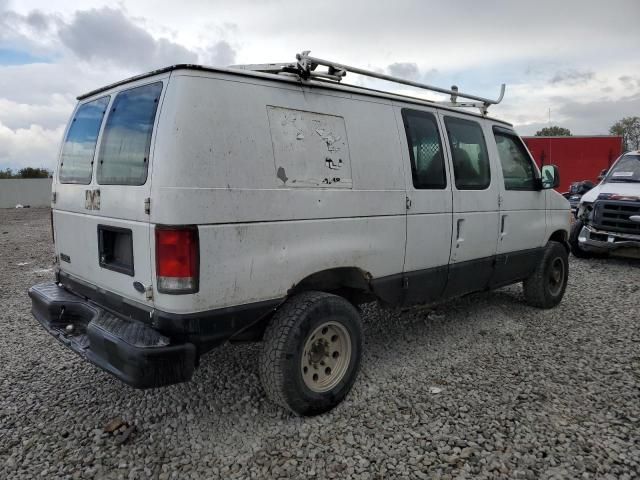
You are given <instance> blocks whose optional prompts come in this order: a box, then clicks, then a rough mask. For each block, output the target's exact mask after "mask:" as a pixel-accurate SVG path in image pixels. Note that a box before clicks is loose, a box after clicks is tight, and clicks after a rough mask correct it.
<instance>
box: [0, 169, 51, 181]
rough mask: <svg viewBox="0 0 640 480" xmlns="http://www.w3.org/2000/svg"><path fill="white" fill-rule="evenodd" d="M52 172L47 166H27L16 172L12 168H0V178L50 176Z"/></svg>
mask: <svg viewBox="0 0 640 480" xmlns="http://www.w3.org/2000/svg"><path fill="white" fill-rule="evenodd" d="M49 177H51V172H50V171H49V170H47V169H46V168H33V167H25V168H21V169H20V170H18V171H16V172H14V171H13V170H11V169H10V168H6V169H4V170H0V178H49Z"/></svg>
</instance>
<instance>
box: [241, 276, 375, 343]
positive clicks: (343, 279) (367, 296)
mask: <svg viewBox="0 0 640 480" xmlns="http://www.w3.org/2000/svg"><path fill="white" fill-rule="evenodd" d="M370 280H371V274H370V273H369V272H366V271H364V270H362V269H361V268H358V267H337V268H330V269H327V270H321V271H319V272H315V273H312V274H311V275H308V276H307V277H305V278H303V279H302V280H301V281H300V282H298V283H295V284H294V285H293V286H292V287H291V288H290V289H289V290H288V291H287V295H286V296H285V297H284V298H283V299H282V302H281V303H280V305H278V307H276V308H275V309H274V310H273V311H271V312H269V313H268V314H266V315H264V316H262V317H260V319H258V320H257V321H256V322H255V323H254V324H253V325H251V326H250V327H249V328H247V329H245V330H243V331H242V332H240V333H238V334H236V335H235V336H234V337H232V338H231V339H230V341H231V342H255V341H260V340H262V338H263V336H264V332H265V330H266V328H267V325H268V324H269V322H270V321H271V318H272V317H273V316H274V315H275V313H276V312H277V311H278V310H279V309H280V307H282V305H283V304H284V303H285V302H286V301H287V300H288V299H289V298H291V297H293V296H294V295H298V294H300V293H303V292H310V291H314V292H324V293H330V294H333V295H337V296H339V297H342V298H344V299H346V300H347V301H349V302H350V303H351V304H352V305H354V306H355V307H356V308H357V306H358V305H360V304H362V303H366V302H370V301H374V300H375V299H376V296H375V295H374V293H373V291H372V290H371V286H370V284H369V281H370Z"/></svg>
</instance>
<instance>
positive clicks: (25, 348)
mask: <svg viewBox="0 0 640 480" xmlns="http://www.w3.org/2000/svg"><path fill="white" fill-rule="evenodd" d="M51 260H52V249H51V245H50V233H49V213H48V210H46V209H30V210H0V278H1V279H2V284H3V287H4V288H3V289H2V290H1V291H0V302H1V305H2V307H3V308H2V312H1V313H0V326H1V327H2V333H1V334H0V365H1V367H0V478H12V479H13V478H33V477H46V478H58V477H63V478H92V477H99V478H103V477H106V478H124V479H127V478H218V477H221V478H340V479H342V478H360V479H369V478H442V479H444V478H458V479H461V478H510V479H518V478H525V479H535V478H572V479H573V478H585V479H586V478H598V479H601V478H605V479H607V478H622V479H624V478H628V479H630V478H637V477H638V475H639V472H640V332H639V331H638V323H639V320H640V307H639V302H640V262H637V261H628V260H590V261H581V260H578V259H575V258H573V257H572V258H571V276H570V284H569V287H568V289H567V294H566V296H565V298H564V301H563V302H562V304H561V305H560V306H559V307H558V308H556V309H553V310H549V311H541V310H536V309H533V308H529V307H527V306H525V305H524V303H523V298H522V294H521V289H520V287H519V286H514V287H509V288H505V289H502V290H499V291H497V292H493V293H483V294H477V295H472V296H468V297H465V298H463V299H459V300H455V301H451V302H449V303H447V304H445V305H442V306H440V307H438V308H437V309H436V310H428V309H422V310H412V311H407V312H403V313H400V312H395V311H385V310H381V309H379V308H377V307H375V306H367V307H366V308H365V309H364V318H365V335H366V345H365V356H364V359H363V368H362V370H361V372H360V375H359V378H358V381H357V382H356V385H355V387H354V390H353V391H352V393H351V394H350V395H349V396H348V397H347V399H346V401H345V402H344V403H342V404H341V405H340V406H339V407H338V408H336V409H335V410H333V411H332V412H330V413H328V414H325V415H322V416H319V417H314V418H298V417H295V416H292V415H290V414H289V413H287V412H285V411H283V410H282V409H280V408H277V407H275V406H274V405H272V404H271V403H269V401H268V400H267V399H266V398H265V396H264V394H263V392H262V389H261V387H260V383H259V379H258V376H257V372H258V365H257V364H256V362H257V359H258V355H257V353H258V346H257V345H228V346H225V347H223V348H220V349H218V350H216V351H214V352H213V353H212V354H210V355H209V356H207V357H205V358H204V359H203V362H202V366H201V368H200V369H199V370H198V371H197V373H196V375H195V376H194V379H193V381H191V382H190V383H188V384H183V385H177V386H173V387H169V388H164V389H159V390H154V391H137V390H133V389H131V388H129V387H127V386H125V385H123V384H121V383H119V382H118V381H116V380H115V379H113V378H112V377H111V376H109V375H107V374H106V373H103V372H102V371H100V370H98V369H96V368H94V367H93V366H91V365H89V364H88V363H85V362H83V361H81V360H80V359H79V358H78V357H77V356H76V355H75V354H73V353H72V352H70V351H68V350H66V349H64V348H63V347H62V346H61V345H60V344H59V343H58V342H57V341H56V340H55V339H53V338H52V337H50V336H49V335H48V334H47V333H45V332H44V330H43V329H42V328H41V327H40V326H39V325H38V324H37V322H36V321H35V320H34V319H33V318H32V317H31V315H30V312H29V308H30V301H29V298H28V297H27V295H26V290H27V288H28V287H29V286H30V285H32V284H34V283H36V282H41V281H45V280H49V279H51V278H52V273H51V271H50V270H49V268H50V267H51ZM114 417H121V418H122V419H124V420H125V421H127V422H128V423H129V424H131V425H134V426H135V427H136V430H135V432H134V433H133V434H132V435H131V436H130V437H129V438H128V440H127V441H125V442H124V443H122V444H119V443H118V442H117V437H115V436H114V435H112V434H107V433H104V431H103V427H104V426H105V424H106V423H107V422H109V421H110V420H111V419H113V418H114Z"/></svg>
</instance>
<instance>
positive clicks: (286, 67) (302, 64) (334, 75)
mask: <svg viewBox="0 0 640 480" xmlns="http://www.w3.org/2000/svg"><path fill="white" fill-rule="evenodd" d="M309 53H310V50H306V51H304V52H302V53H298V54H296V61H295V62H291V63H261V64H248V65H231V66H230V67H229V68H238V69H243V70H251V71H254V72H262V73H273V74H285V75H295V76H298V77H299V78H300V79H301V80H323V81H327V80H329V81H335V82H340V80H342V78H344V76H345V75H346V74H347V72H351V73H355V74H358V75H363V76H365V77H372V78H378V79H380V80H387V81H389V82H394V83H400V84H403V85H409V86H411V87H416V88H422V89H425V90H431V91H432V92H437V93H444V94H446V95H450V100H449V101H445V102H439V101H433V103H436V104H438V105H443V106H447V107H472V108H479V109H480V112H481V113H482V115H486V114H487V111H488V109H489V106H490V105H497V104H498V103H500V102H501V101H502V98H503V97H504V91H505V84H504V83H503V84H502V85H501V86H500V96H499V97H498V98H497V99H495V100H492V99H490V98H484V97H479V96H477V95H471V94H468V93H463V92H460V91H459V90H458V87H457V86H455V85H453V86H452V87H451V88H450V89H447V88H440V87H435V86H433V85H427V84H426V83H419V82H414V81H412V80H406V79H404V78H399V77H393V76H391V75H385V74H384V73H379V72H374V71H371V70H365V69H362V68H358V67H351V66H349V65H344V64H342V63H338V62H333V61H330V60H323V59H321V58H316V57H312V56H310V55H309ZM320 65H321V66H324V67H327V70H326V71H317V70H316V69H317V68H318V66H320ZM359 88H365V87H359ZM458 98H463V99H466V100H470V101H464V102H459V101H458ZM420 100H424V99H420Z"/></svg>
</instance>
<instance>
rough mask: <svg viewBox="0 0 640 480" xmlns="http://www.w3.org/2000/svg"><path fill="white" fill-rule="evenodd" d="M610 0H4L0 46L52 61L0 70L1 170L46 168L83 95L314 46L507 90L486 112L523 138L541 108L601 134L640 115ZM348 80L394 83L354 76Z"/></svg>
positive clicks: (628, 51) (625, 18)
mask: <svg viewBox="0 0 640 480" xmlns="http://www.w3.org/2000/svg"><path fill="white" fill-rule="evenodd" d="M612 2H613V3H610V4H607V5H603V4H601V3H598V2H584V1H582V0H566V1H563V2H561V3H558V2H557V1H556V0H540V1H539V2H538V3H536V5H535V8H532V7H531V5H530V4H526V3H522V2H513V1H506V0H504V1H502V0H501V1H499V2H496V3H494V4H492V5H487V4H486V3H482V2H477V1H475V0H461V1H460V2H458V3H457V4H456V9H455V10H452V9H451V6H450V5H449V4H446V3H442V2H440V3H437V2H428V3H427V2H424V1H422V0H403V2H401V3H400V4H398V5H397V6H396V8H394V9H389V7H388V5H386V4H382V3H376V2H370V1H366V0H354V1H352V2H346V3H345V2H339V1H338V0H334V1H329V2H324V3H315V4H305V6H304V8H301V7H300V4H299V2H298V1H296V0H278V1H275V2H274V1H269V2H255V1H252V0H235V1H234V2H224V3H223V4H221V3H219V2H211V1H210V0H189V1H188V2H187V1H185V2H183V3H179V4H176V3H175V2H157V1H155V0H136V1H135V2H132V1H127V0H121V1H119V2H115V3H114V2H112V1H107V0H84V1H83V2H82V6H81V7H80V9H78V5H79V4H78V3H74V2H50V1H47V2H45V1H44V0H20V1H19V2H18V1H17V0H15V1H13V2H8V1H7V0H0V49H10V50H16V51H22V52H26V53H28V54H29V55H31V56H33V57H40V58H43V59H44V60H45V61H46V62H48V63H44V62H41V63H34V64H28V65H14V66H2V65H0V132H1V133H0V135H1V136H0V142H1V143H0V168H2V167H3V166H5V165H7V164H9V162H12V163H11V164H12V165H14V164H15V165H24V164H25V162H26V163H28V162H36V163H34V166H40V165H42V163H40V162H42V161H44V162H49V163H50V164H52V162H53V160H52V159H53V158H54V157H55V153H56V152H57V150H58V143H59V140H60V139H59V138H57V139H56V135H57V134H61V132H62V131H63V129H64V124H65V123H66V121H67V119H68V117H69V115H70V114H71V110H72V108H73V104H74V103H75V100H74V98H75V96H77V95H78V94H81V93H84V92H86V91H89V90H92V89H94V88H97V87H99V86H102V85H105V84H108V83H111V82H113V81H116V80H119V79H122V78H126V77H128V76H131V75H134V74H137V73H141V72H143V71H146V70H150V69H153V68H156V67H160V66H165V65H167V64H171V63H194V62H199V63H205V64H209V65H229V64H233V63H262V62H270V61H291V60H293V59H294V54H295V53H296V52H298V51H300V50H302V49H309V48H310V49H311V50H312V54H315V55H317V56H319V57H322V58H329V59H335V60H337V61H341V62H344V63H347V64H352V65H355V66H363V67H365V68H370V69H374V70H377V71H381V72H389V73H391V74H393V75H398V76H402V77H405V78H411V79H416V80H418V81H425V82H427V83H431V84H435V85H440V86H443V87H448V86H450V85H452V84H457V85H459V87H460V89H461V90H462V91H469V92H470V93H477V94H478V95H482V96H487V97H492V96H495V95H496V94H497V89H498V85H499V84H500V83H502V82H503V81H506V82H507V95H506V97H505V100H504V101H503V103H502V104H501V105H499V106H497V107H494V108H492V109H491V112H492V114H494V115H495V116H497V117H501V118H505V119H506V120H508V121H512V122H513V123H515V124H516V126H518V127H519V129H520V131H521V132H523V133H532V132H531V130H532V129H535V128H536V126H538V125H546V124H547V121H548V112H549V108H551V112H552V115H551V119H552V122H553V123H560V124H563V125H564V126H568V127H569V128H571V129H572V130H573V131H574V133H606V132H607V130H608V127H609V125H610V124H611V123H613V121H615V120H617V119H618V118H620V117H622V116H624V115H628V114H635V115H638V114H640V111H639V110H640V107H639V106H638V103H637V94H638V93H639V92H640V74H639V73H638V72H640V64H639V63H638V60H637V55H636V54H635V53H636V52H635V50H636V49H635V45H638V44H640V30H639V29H638V27H637V18H638V16H639V15H640V3H639V2H638V1H637V0H612ZM612 11H615V12H616V15H611V12H612ZM549 12H553V14H552V15H549ZM346 81H347V82H349V83H356V84H364V85H368V86H374V87H376V88H383V89H396V87H397V85H396V86H394V85H392V84H388V83H385V82H371V81H369V80H366V79H363V78H359V77H358V76H353V75H351V74H349V75H348V77H347V79H346ZM401 91H402V93H411V94H414V95H416V94H417V95H420V96H424V97H427V98H434V97H436V96H435V95H432V94H429V93H428V92H419V93H417V92H416V91H415V90H413V91H408V90H406V89H404V88H403V89H402V90H401ZM47 142H49V143H47ZM45 145H47V146H46V147H45ZM52 152H53V153H52Z"/></svg>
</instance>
